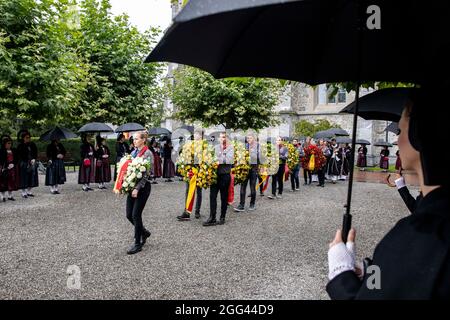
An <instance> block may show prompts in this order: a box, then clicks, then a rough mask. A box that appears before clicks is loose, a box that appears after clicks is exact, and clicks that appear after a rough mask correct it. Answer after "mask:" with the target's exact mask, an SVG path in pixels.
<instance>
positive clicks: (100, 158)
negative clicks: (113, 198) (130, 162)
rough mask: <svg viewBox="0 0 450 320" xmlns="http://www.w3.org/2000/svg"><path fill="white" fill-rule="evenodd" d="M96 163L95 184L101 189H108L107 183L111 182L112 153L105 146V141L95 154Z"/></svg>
mask: <svg viewBox="0 0 450 320" xmlns="http://www.w3.org/2000/svg"><path fill="white" fill-rule="evenodd" d="M94 155H95V159H96V163H95V182H96V183H98V188H99V189H106V187H105V183H106V182H110V181H111V165H110V164H109V157H110V156H111V152H110V151H109V148H108V146H106V145H103V140H102V142H101V143H100V144H99V146H98V149H97V150H96V151H95V153H94Z"/></svg>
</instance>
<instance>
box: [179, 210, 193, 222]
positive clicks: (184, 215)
mask: <svg viewBox="0 0 450 320" xmlns="http://www.w3.org/2000/svg"><path fill="white" fill-rule="evenodd" d="M177 219H178V220H179V221H189V220H191V216H190V214H188V213H187V212H183V213H182V214H181V216H178V217H177Z"/></svg>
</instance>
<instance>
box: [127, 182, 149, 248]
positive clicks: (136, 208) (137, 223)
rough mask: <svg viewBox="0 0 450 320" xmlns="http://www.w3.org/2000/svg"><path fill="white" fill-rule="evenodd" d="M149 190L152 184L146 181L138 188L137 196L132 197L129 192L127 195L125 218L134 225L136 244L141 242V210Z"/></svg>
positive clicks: (142, 227)
mask: <svg viewBox="0 0 450 320" xmlns="http://www.w3.org/2000/svg"><path fill="white" fill-rule="evenodd" d="M151 190H152V185H151V184H150V182H147V183H146V184H145V186H144V187H143V188H142V189H141V190H139V192H138V196H137V198H133V197H132V196H131V194H129V195H128V197H127V209H126V210H127V219H128V220H129V221H130V222H131V224H132V225H133V226H134V241H135V243H136V244H140V243H141V239H142V233H143V232H144V230H145V228H144V225H143V223H142V211H143V210H144V207H145V204H146V203H147V199H148V197H149V196H150V192H151Z"/></svg>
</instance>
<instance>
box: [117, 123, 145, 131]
mask: <svg viewBox="0 0 450 320" xmlns="http://www.w3.org/2000/svg"><path fill="white" fill-rule="evenodd" d="M142 130H145V128H144V127H143V126H142V125H140V124H139V123H134V122H130V123H125V124H123V125H121V126H119V127H118V128H117V129H116V130H115V131H116V133H118V132H133V131H142Z"/></svg>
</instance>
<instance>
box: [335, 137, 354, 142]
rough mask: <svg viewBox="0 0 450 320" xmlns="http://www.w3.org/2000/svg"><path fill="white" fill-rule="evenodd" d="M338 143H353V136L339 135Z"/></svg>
mask: <svg viewBox="0 0 450 320" xmlns="http://www.w3.org/2000/svg"><path fill="white" fill-rule="evenodd" d="M336 143H352V138H349V137H337V138H336Z"/></svg>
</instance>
